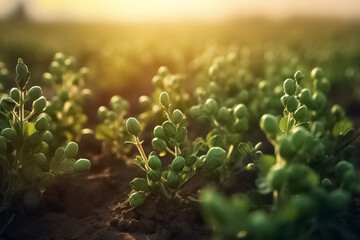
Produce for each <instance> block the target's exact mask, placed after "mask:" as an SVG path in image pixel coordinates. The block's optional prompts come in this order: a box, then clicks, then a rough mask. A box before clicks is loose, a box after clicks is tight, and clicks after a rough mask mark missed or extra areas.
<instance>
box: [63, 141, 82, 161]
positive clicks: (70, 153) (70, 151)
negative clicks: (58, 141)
mask: <svg viewBox="0 0 360 240" xmlns="http://www.w3.org/2000/svg"><path fill="white" fill-rule="evenodd" d="M78 151H79V146H78V145H77V143H75V142H69V143H68V145H67V146H66V147H65V155H66V157H68V158H75V156H76V155H77V154H78Z"/></svg>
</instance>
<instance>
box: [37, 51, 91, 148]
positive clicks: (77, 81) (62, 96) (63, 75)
mask: <svg viewBox="0 0 360 240" xmlns="http://www.w3.org/2000/svg"><path fill="white" fill-rule="evenodd" d="M88 72H89V70H88V69H87V68H85V67H83V68H81V69H79V70H78V69H77V62H76V59H75V58H74V57H67V56H65V55H64V54H63V53H56V54H55V56H54V59H53V61H52V62H51V64H50V67H49V72H47V73H44V75H43V79H44V81H45V83H47V84H49V85H50V86H51V89H52V90H53V91H54V93H55V96H54V97H53V98H52V99H51V101H50V102H49V106H48V107H47V108H46V111H45V112H46V113H47V114H48V115H49V116H50V117H51V119H52V123H53V124H52V125H51V131H52V132H53V133H54V145H55V146H58V145H65V144H66V143H68V142H69V141H73V140H75V141H78V140H79V139H80V137H81V134H82V133H84V134H88V133H91V132H92V131H91V130H89V129H83V127H84V124H85V123H86V121H87V116H86V115H85V114H84V113H83V104H84V101H85V100H86V99H88V98H89V97H90V96H91V94H92V93H91V90H89V89H87V88H85V83H86V79H87V77H88V74H89V73H88Z"/></svg>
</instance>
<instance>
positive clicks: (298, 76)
mask: <svg viewBox="0 0 360 240" xmlns="http://www.w3.org/2000/svg"><path fill="white" fill-rule="evenodd" d="M303 78H304V75H303V74H302V73H301V71H299V70H298V71H296V72H295V74H294V79H295V80H296V82H297V83H298V84H300V82H301V80H302V79H303Z"/></svg>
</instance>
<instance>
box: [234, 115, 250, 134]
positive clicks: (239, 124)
mask: <svg viewBox="0 0 360 240" xmlns="http://www.w3.org/2000/svg"><path fill="white" fill-rule="evenodd" d="M235 129H236V131H237V132H246V131H247V130H248V129H249V122H248V120H247V118H240V119H238V120H237V121H236V123H235Z"/></svg>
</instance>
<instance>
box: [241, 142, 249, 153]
mask: <svg viewBox="0 0 360 240" xmlns="http://www.w3.org/2000/svg"><path fill="white" fill-rule="evenodd" d="M238 150H239V152H240V153H241V154H243V155H247V154H249V153H251V147H250V146H249V144H247V143H244V142H242V143H240V144H239V146H238Z"/></svg>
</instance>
